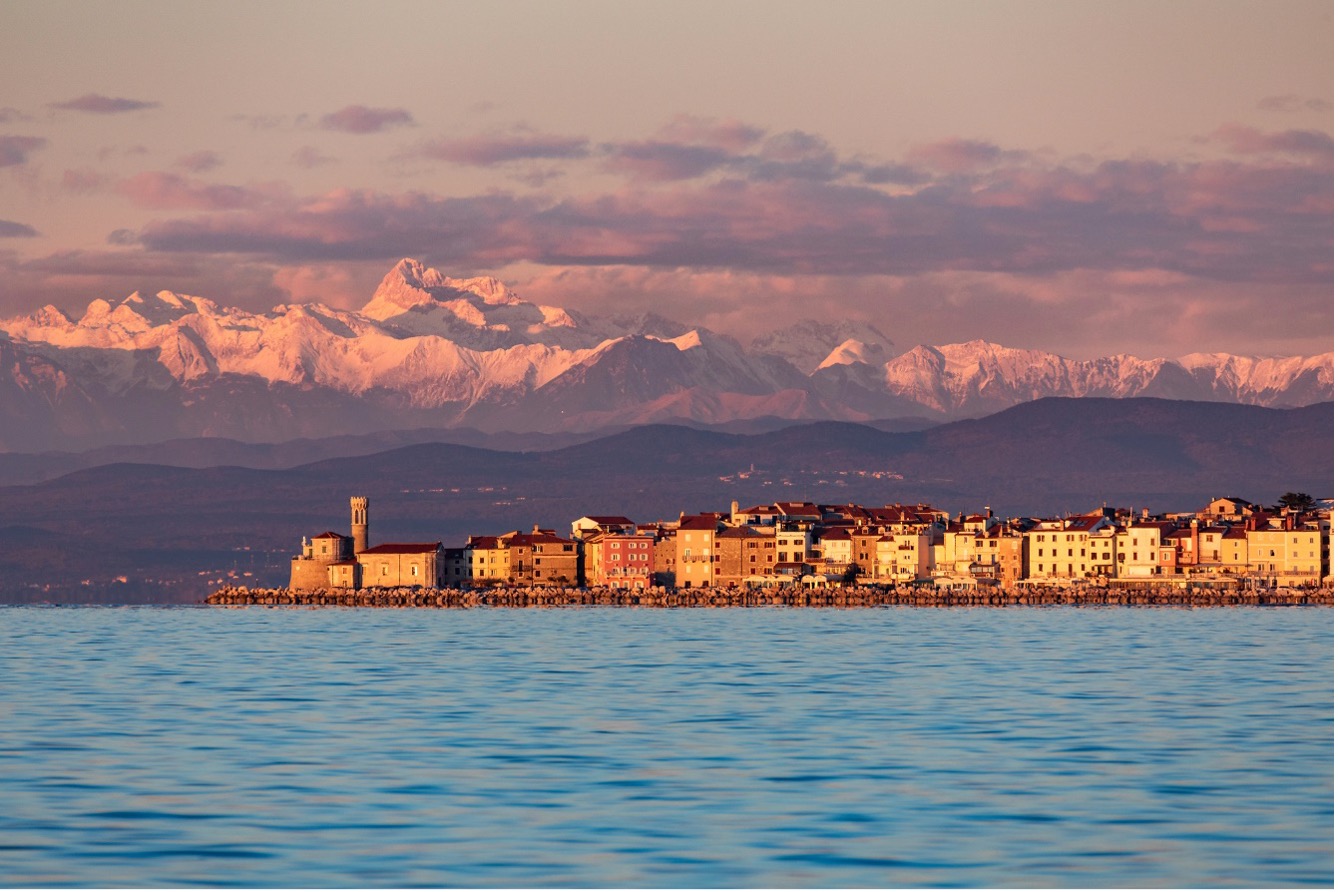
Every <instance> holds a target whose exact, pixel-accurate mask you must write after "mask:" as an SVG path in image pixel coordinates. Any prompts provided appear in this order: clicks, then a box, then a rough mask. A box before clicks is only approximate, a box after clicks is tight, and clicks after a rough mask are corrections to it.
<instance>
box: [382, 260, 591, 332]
mask: <svg viewBox="0 0 1338 892" xmlns="http://www.w3.org/2000/svg"><path fill="white" fill-rule="evenodd" d="M361 315H362V316H364V317H365V318H367V319H372V320H375V321H377V322H381V323H384V324H385V325H386V326H387V327H388V328H389V329H390V330H392V331H395V332H397V333H399V334H400V335H403V336H425V335H435V336H438V337H444V338H448V339H450V340H452V341H455V342H456V343H459V344H461V345H462V346H467V347H471V348H473V349H478V350H494V349H505V348H507V347H513V346H517V345H520V344H548V345H550V346H564V347H568V348H573V349H575V348H580V347H591V346H594V345H595V344H597V343H599V342H600V341H601V340H604V337H605V336H604V335H603V334H602V333H596V332H587V331H585V330H584V327H583V326H582V325H581V323H580V321H579V320H578V319H577V318H576V317H575V316H573V315H572V314H571V313H568V312H567V311H566V310H564V309H562V308H561V307H550V306H543V305H539V304H532V303H529V302H527V301H524V300H522V299H521V298H520V297H519V296H517V295H516V294H515V292H513V291H511V290H510V289H509V288H507V287H506V286H505V285H504V284H503V283H502V282H500V281H498V280H497V279H494V278H492V277H490V276H479V277H475V278H471V279H453V278H451V277H449V276H446V275H444V274H442V273H441V272H440V271H439V270H436V269H433V268H431V267H426V266H424V265H423V264H422V263H420V262H419V261H417V260H412V259H408V258H406V259H404V260H401V261H400V262H399V263H397V264H396V265H395V268H394V269H392V270H391V271H390V272H389V273H387V274H386V277H385V278H384V279H382V280H381V284H380V286H378V287H377V289H376V292H375V293H374V294H373V295H372V299H371V300H370V301H368V303H367V305H366V306H364V307H363V308H362V313H361Z"/></svg>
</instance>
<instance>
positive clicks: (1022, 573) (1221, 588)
mask: <svg viewBox="0 0 1338 892" xmlns="http://www.w3.org/2000/svg"><path fill="white" fill-rule="evenodd" d="M349 507H350V529H349V534H347V535H345V534H343V533H339V532H334V531H326V532H323V533H321V534H319V535H315V536H311V537H309V538H303V540H302V550H301V553H300V554H298V555H296V556H295V557H293V558H292V561H291V573H290V580H289V585H288V588H287V589H286V593H288V594H290V595H302V594H308V595H310V594H317V593H319V594H322V595H330V594H332V595H334V596H335V598H336V600H335V601H333V602H332V603H366V602H367V598H366V597H363V598H362V599H361V600H358V599H355V600H352V601H350V600H349V599H348V598H347V597H344V598H343V600H339V599H338V598H339V596H340V595H341V594H342V595H345V596H347V595H349V594H350V593H362V594H363V595H367V594H368V593H371V594H373V595H374V594H375V593H376V592H387V591H400V592H402V591H405V590H412V591H427V592H438V591H448V590H449V591H455V592H474V593H487V592H494V593H497V592H505V591H515V590H525V591H527V592H535V591H562V592H576V591H599V592H625V593H635V592H642V593H650V592H658V593H666V592H679V593H683V592H694V591H695V592H698V593H701V592H748V591H754V592H756V591H760V592H769V593H781V592H785V591H787V590H789V591H792V592H799V591H814V590H843V589H844V590H859V591H863V592H871V591H877V590H889V589H895V590H897V591H908V590H914V589H919V590H924V589H926V588H927V589H929V590H944V591H953V592H957V593H962V592H974V593H977V594H985V595H991V596H993V597H995V598H996V600H997V596H998V595H999V594H1001V593H1017V592H1023V593H1032V594H1034V593H1036V592H1050V594H1049V595H1047V596H1046V598H1048V599H1049V600H1047V601H1046V603H1056V602H1057V601H1056V600H1055V599H1056V598H1062V595H1057V594H1055V593H1062V592H1064V591H1077V590H1082V591H1092V590H1097V589H1099V590H1102V591H1107V592H1110V591H1114V592H1119V591H1123V592H1138V591H1143V592H1164V591H1167V590H1170V589H1180V590H1182V591H1188V590H1198V591H1215V592H1218V593H1219V595H1220V594H1221V593H1231V592H1239V591H1270V590H1271V591H1278V590H1288V591H1291V590H1311V589H1326V590H1327V591H1329V592H1331V591H1332V583H1333V571H1332V564H1331V555H1332V552H1333V524H1332V518H1333V506H1332V502H1331V501H1327V500H1326V501H1323V502H1317V501H1316V500H1314V499H1312V498H1311V497H1310V496H1308V495H1306V494H1304V493H1287V494H1285V495H1284V496H1283V497H1282V498H1281V499H1279V501H1278V503H1277V504H1276V505H1274V506H1269V507H1265V506H1261V505H1256V504H1252V503H1250V502H1248V501H1246V500H1243V499H1240V498H1235V497H1217V498H1212V499H1209V500H1208V501H1207V502H1206V503H1205V504H1204V505H1203V506H1202V507H1201V508H1199V509H1198V510H1196V511H1192V512H1185V513H1175V514H1159V515H1153V514H1150V513H1149V512H1148V511H1146V510H1143V511H1140V512H1138V513H1134V511H1133V510H1132V509H1130V508H1111V507H1100V508H1097V509H1095V510H1092V511H1090V512H1087V513H1085V514H1078V515H1073V516H1068V517H1055V518H1031V517H1013V518H1002V517H997V516H996V515H995V514H994V512H993V511H992V510H990V509H989V508H985V509H984V510H983V511H982V512H981V513H976V514H969V515H967V514H958V515H957V516H955V517H954V516H951V515H950V514H949V513H947V512H945V511H942V510H940V509H937V508H935V507H933V506H930V505H925V504H916V505H885V506H881V507H866V506H862V505H856V504H845V505H820V504H815V503H813V502H795V501H783V502H775V503H772V504H764V505H754V506H751V507H746V508H741V507H740V506H739V504H738V503H737V502H734V503H732V504H731V505H730V507H729V510H728V511H721V512H706V513H697V514H682V515H680V516H679V517H678V518H675V519H672V520H660V521H655V522H650V523H638V522H636V521H634V520H632V519H630V518H627V517H622V516H605V515H590V516H583V517H579V518H577V519H575V520H573V521H572V522H571V527H570V532H569V534H568V535H561V534H559V532H558V531H557V530H556V529H543V528H540V527H538V526H535V527H533V528H532V529H531V530H529V531H520V530H512V531H509V532H504V533H501V534H497V535H473V536H469V537H468V538H467V541H466V542H465V544H464V545H463V546H460V547H447V546H446V545H444V544H443V543H442V542H439V541H438V542H385V543H380V544H375V545H373V544H371V540H370V538H369V530H370V523H369V515H370V504H369V500H368V498H366V497H363V496H356V497H353V498H352V499H351V500H350V505H349ZM563 532H564V533H565V532H567V531H563ZM228 592H231V594H228ZM244 592H246V590H245V589H241V590H227V592H220V593H218V595H219V596H218V597H214V598H211V601H213V602H214V603H239V602H245V601H246V600H247V599H246V598H245V597H242V596H241V595H240V593H244ZM1032 594H1028V597H1032ZM1102 597H1103V598H1105V597H1106V596H1105V595H1103V596H1102ZM1330 597H1331V595H1330ZM582 598H583V599H584V600H579V601H577V602H578V603H587V602H588V603H602V602H601V601H599V600H598V599H594V600H590V599H589V598H587V597H586V596H582ZM418 600H421V599H418ZM559 600H562V599H559ZM565 600H566V601H567V602H571V601H572V596H568V597H566V599H565ZM606 600H607V599H606ZM680 600H681V599H680ZM456 602H461V603H489V601H488V600H487V598H486V597H485V598H483V599H481V600H480V599H479V598H478V597H474V598H473V600H472V601H471V599H470V598H468V597H466V598H464V599H463V600H462V599H461V597H460V596H458V595H457V596H454V598H453V600H452V603H456ZM792 602H793V598H789V599H787V598H785V597H782V598H781V599H780V600H779V601H774V603H792ZM810 602H811V601H810ZM1015 602H1016V599H1015ZM492 603H498V599H497V598H493V599H492ZM610 603H626V600H625V598H624V599H615V600H614V601H612V602H610ZM666 603H668V602H666Z"/></svg>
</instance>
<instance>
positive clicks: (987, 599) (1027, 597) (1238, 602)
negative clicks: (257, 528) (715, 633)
mask: <svg viewBox="0 0 1338 892" xmlns="http://www.w3.org/2000/svg"><path fill="white" fill-rule="evenodd" d="M206 603H208V604H212V605H215V606H219V607H245V606H265V607H436V608H455V609H461V608H473V607H660V608H675V607H1060V606H1071V607H1115V606H1127V607H1284V606H1285V607H1300V606H1329V607H1332V606H1333V588H1332V587H1331V586H1330V587H1314V588H1311V587H1304V588H1270V589H1262V588H1261V589H1257V590H1250V589H1208V588H1182V587H1178V586H1169V585H1168V586H1148V587H1140V588H1109V587H1105V586H1019V587H1017V588H1015V589H1012V590H1009V591H1002V590H999V589H971V590H954V589H947V588H937V589H936V588H934V587H931V586H904V587H891V588H881V587H853V588H825V589H800V588H795V587H793V586H787V587H784V588H770V589H734V588H731V589H720V588H691V589H662V588H654V589H647V590H644V591H628V590H626V589H604V588H566V587H556V586H555V587H539V586H527V587H502V588H486V589H456V588H448V589H428V588H384V589H376V588H373V589H360V590H357V591H353V590H349V589H323V590H319V591H291V590H289V589H250V588H237V587H229V588H222V589H219V590H218V591H216V592H214V593H213V594H212V595H210V596H209V598H208V599H207V600H206Z"/></svg>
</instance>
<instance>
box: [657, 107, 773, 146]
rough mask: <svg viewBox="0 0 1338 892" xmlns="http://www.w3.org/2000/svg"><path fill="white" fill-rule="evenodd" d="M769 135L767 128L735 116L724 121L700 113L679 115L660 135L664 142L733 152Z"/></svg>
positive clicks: (658, 135) (663, 128)
mask: <svg viewBox="0 0 1338 892" xmlns="http://www.w3.org/2000/svg"><path fill="white" fill-rule="evenodd" d="M765 135H766V130H764V129H763V128H761V127H754V126H751V125H749V124H745V123H743V122H742V121H739V120H736V119H734V118H727V119H725V120H723V121H722V120H719V119H717V118H704V117H698V116H696V115H677V116H675V117H674V119H673V120H671V121H670V122H669V123H668V124H666V125H665V126H664V127H662V128H660V131H659V133H657V134H656V136H657V137H658V138H659V139H660V140H662V141H664V142H671V143H680V144H687V145H700V146H714V147H716V148H719V149H725V150H727V151H730V152H742V151H743V150H744V149H746V148H748V147H750V146H752V145H754V144H756V143H757V141H758V140H760V139H761V138H762V137H763V136H765Z"/></svg>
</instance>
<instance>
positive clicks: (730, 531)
mask: <svg viewBox="0 0 1338 892" xmlns="http://www.w3.org/2000/svg"><path fill="white" fill-rule="evenodd" d="M712 563H713V564H714V565H715V585H717V586H720V587H723V588H738V587H740V586H744V585H747V584H748V581H749V580H750V579H757V578H762V577H770V576H773V575H775V567H776V536H775V534H774V531H768V532H763V531H762V530H759V529H755V528H753V527H748V526H741V527H726V528H725V529H723V530H721V531H719V532H718V533H716V535H715V555H714V560H713V561H712Z"/></svg>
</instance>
